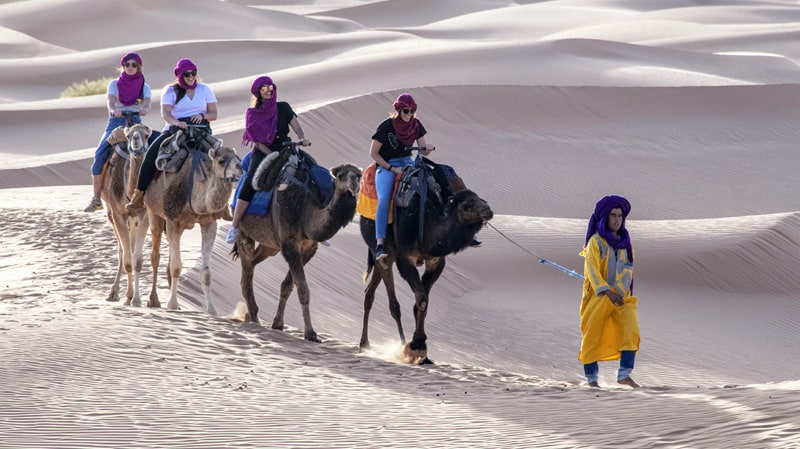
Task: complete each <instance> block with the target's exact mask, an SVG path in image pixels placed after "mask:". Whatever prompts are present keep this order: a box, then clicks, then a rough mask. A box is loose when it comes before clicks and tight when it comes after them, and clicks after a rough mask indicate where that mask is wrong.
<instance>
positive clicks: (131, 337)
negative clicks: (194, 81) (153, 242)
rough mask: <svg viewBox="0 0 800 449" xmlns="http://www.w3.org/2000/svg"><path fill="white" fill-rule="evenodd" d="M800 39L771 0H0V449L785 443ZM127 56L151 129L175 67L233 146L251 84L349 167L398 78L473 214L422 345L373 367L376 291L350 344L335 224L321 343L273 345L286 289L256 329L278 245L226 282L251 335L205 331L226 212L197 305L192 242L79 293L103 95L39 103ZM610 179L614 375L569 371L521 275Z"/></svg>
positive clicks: (225, 323)
mask: <svg viewBox="0 0 800 449" xmlns="http://www.w3.org/2000/svg"><path fill="white" fill-rule="evenodd" d="M798 35H800V8H798V7H797V2H795V1H787V0H771V1H770V0H763V1H755V0H750V1H748V0H739V1H734V0H729V1H716V2H711V1H689V0H654V1H641V0H638V1H633V0H591V1H587V0H553V1H497V0H466V1H465V0H437V1H431V2H425V1H406V0H386V1H376V0H363V1H359V0H341V1H334V0H308V1H304V2H288V1H286V2H282V1H279V0H261V1H259V0H251V1H239V0H236V1H210V0H204V1H189V0H177V1H171V2H156V1H133V2H121V1H107V0H77V1H76V0H70V1H65V0H39V1H16V2H10V1H0V136H2V139H0V223H1V224H0V229H2V232H0V359H1V360H2V362H0V448H15V449H19V448H193V449H194V448H223V447H225V448H289V447H293V448H378V447H379V448H533V447H537V448H601V447H602V448H605V447H614V448H631V449H632V448H734V447H735V448H761V449H763V448H800V412H798V410H800V408H798V404H800V363H798V361H797V354H798V350H797V346H798V342H800V302H799V301H798V296H797V292H798V290H800V276H798V275H797V273H798V268H800V201H798V197H797V191H796V184H797V182H796V177H797V173H798V172H800V157H798V156H797V145H798V142H800V125H798V123H800V108H799V107H798V105H800V89H798V85H797V84H796V83H797V82H798V80H800V67H799V66H798V64H799V63H800V46H798V45H797V36H798ZM129 51H136V52H139V53H140V54H141V55H142V58H143V60H144V73H145V76H146V78H147V81H148V82H149V83H150V85H151V86H152V87H153V89H154V95H153V98H154V110H153V112H152V113H151V114H149V115H148V116H146V117H145V118H144V123H145V124H146V125H148V126H150V127H153V128H158V129H160V128H162V127H163V120H162V119H161V117H160V115H159V113H158V99H159V98H160V94H161V89H162V87H163V86H164V85H165V84H167V83H169V82H171V81H172V79H173V77H172V69H173V67H174V66H175V63H176V61H177V60H178V59H180V58H184V57H188V58H191V59H192V60H193V61H194V62H195V63H196V64H197V66H198V68H199V75H200V77H201V78H202V80H203V81H204V82H206V83H208V84H210V85H211V87H212V88H213V89H214V92H215V93H216V96H217V98H218V100H219V102H218V109H219V112H220V118H219V120H217V121H216V122H214V124H213V126H214V130H215V135H216V136H217V137H219V138H221V139H223V140H224V141H225V143H226V144H227V145H230V146H233V147H234V148H236V151H237V153H238V154H239V155H240V156H244V155H245V154H246V152H247V151H248V148H246V147H244V146H242V145H241V136H242V129H243V119H244V111H245V109H246V108H247V105H248V101H249V88H250V84H251V82H252V81H253V79H255V78H256V77H258V76H260V75H263V74H268V75H270V76H271V77H272V78H273V79H274V80H275V82H276V84H277V85H278V86H279V100H283V101H288V102H290V103H291V104H292V106H293V107H294V109H295V111H297V112H298V114H299V119H300V120H301V122H302V124H303V127H304V128H305V131H306V136H307V137H308V138H309V139H310V140H311V141H312V142H313V144H312V147H311V148H310V150H311V152H312V154H313V155H314V156H315V157H316V158H317V160H318V161H319V162H320V163H321V164H323V165H325V166H334V165H337V164H340V163H345V162H348V163H352V164H355V165H357V166H360V167H364V166H366V165H367V164H369V162H370V158H369V154H368V148H369V142H370V136H371V135H372V133H373V132H374V130H375V127H376V126H377V124H378V123H379V122H380V121H381V120H383V119H384V118H385V117H387V116H388V114H389V113H390V112H391V110H392V107H391V103H392V101H393V100H394V98H395V97H396V96H397V95H398V94H400V93H403V92H408V93H411V94H412V95H413V96H414V98H415V99H416V101H417V103H418V105H419V109H418V117H419V119H420V120H421V121H422V123H423V124H424V125H425V127H426V128H427V129H428V132H429V134H428V136H426V137H427V140H428V142H430V143H433V144H435V145H436V148H437V149H436V151H435V152H434V154H433V155H432V158H433V159H435V160H437V161H439V162H444V163H447V164H449V165H452V166H453V167H455V168H456V170H457V171H458V173H459V174H460V175H461V177H462V178H463V179H464V180H465V182H466V183H467V185H468V186H469V187H470V188H471V189H472V190H474V191H475V192H477V193H478V194H479V195H480V196H481V197H483V198H484V199H486V200H487V201H488V202H489V204H490V205H491V206H492V209H493V210H494V212H495V218H494V219H493V220H491V221H490V222H489V226H487V227H486V228H484V229H483V230H482V231H481V232H480V233H479V234H478V238H479V239H480V240H481V241H483V242H484V244H483V246H482V247H480V248H471V249H468V250H466V251H464V252H461V253H458V254H456V255H453V256H451V257H449V258H448V262H447V268H446V270H445V273H444V274H443V276H442V278H441V279H440V280H439V282H438V283H437V284H436V285H435V287H434V289H433V292H432V293H431V304H430V310H429V313H428V319H427V334H428V348H429V357H430V358H431V359H432V360H433V361H434V362H435V364H433V365H425V366H411V365H406V364H403V363H401V361H400V360H399V359H398V357H397V354H398V350H399V348H400V344H399V341H398V337H397V333H396V329H395V327H394V322H393V320H392V319H391V317H390V315H389V312H388V307H387V298H386V294H385V292H384V291H383V289H382V288H381V289H379V290H378V296H377V299H376V303H375V307H374V308H373V311H372V315H371V325H370V339H371V341H372V343H373V346H374V348H373V350H372V351H369V352H366V353H359V352H357V345H358V339H359V335H360V329H361V314H362V300H363V288H364V285H363V283H362V281H361V274H362V272H363V270H364V268H365V267H366V264H365V261H366V257H367V247H366V245H365V244H364V243H363V241H362V240H361V237H360V235H359V231H358V223H357V218H356V220H355V221H354V222H353V223H352V224H350V225H348V226H347V227H345V228H344V229H343V230H341V231H340V232H339V233H338V234H337V235H336V236H335V237H334V238H333V239H332V240H331V243H332V246H330V247H320V249H319V251H318V253H317V255H316V257H315V258H314V259H313V260H312V261H311V262H310V263H309V264H308V265H307V269H306V273H307V276H308V279H309V283H310V287H311V315H312V320H313V323H314V327H315V329H316V331H317V332H318V333H319V336H320V339H321V340H322V342H321V343H311V342H307V341H305V340H303V321H302V317H301V314H300V307H299V304H298V303H297V299H296V293H295V294H293V296H292V298H290V301H289V305H288V307H287V312H286V324H287V329H286V330H284V331H278V330H273V329H270V326H269V324H270V323H271V319H272V316H273V314H274V313H275V308H276V303H277V295H278V288H279V283H280V281H281V280H282V279H283V276H284V274H285V272H286V264H285V262H284V261H283V260H282V259H281V258H280V257H275V258H271V259H269V260H268V261H267V262H265V263H263V264H261V265H259V267H258V269H257V271H256V295H257V299H258V301H259V304H260V307H261V319H262V322H261V324H254V323H241V322H238V321H235V320H233V319H232V317H233V316H234V315H235V314H236V313H237V310H239V308H240V307H241V302H242V296H241V291H240V288H239V276H240V266H239V265H238V262H235V261H231V259H230V257H229V252H230V248H231V246H230V245H228V244H226V243H225V234H226V233H227V231H228V226H229V223H228V222H224V221H220V223H219V231H218V236H217V240H216V244H215V248H214V253H213V258H212V270H213V279H212V282H213V284H212V287H213V294H214V298H215V302H216V305H217V308H218V310H219V311H220V312H221V315H220V316H211V315H209V314H208V313H206V312H205V311H204V309H203V304H202V293H201V286H200V285H201V284H200V280H199V278H198V273H197V268H196V266H195V261H196V260H197V257H198V252H199V245H200V241H199V232H198V231H197V230H196V229H195V230H194V231H190V232H188V233H186V234H185V235H184V239H183V246H182V247H183V248H184V257H183V260H184V271H183V275H182V279H181V284H180V285H181V288H180V291H179V295H180V310H178V311H169V310H165V309H149V308H146V307H129V306H124V305H123V304H122V303H121V302H107V301H105V298H106V295H107V293H108V290H109V288H110V286H111V281H112V279H113V275H114V272H115V270H116V266H117V251H116V244H115V241H114V234H113V231H112V229H111V226H110V224H109V223H108V220H107V219H106V217H105V212H96V213H93V214H89V213H85V212H83V208H84V206H85V205H86V203H87V202H88V201H89V198H90V197H91V186H90V180H91V179H90V172H89V166H90V164H91V159H92V156H93V154H94V150H95V148H96V145H97V140H98V139H99V137H100V135H101V133H102V131H103V129H104V126H105V124H106V115H105V114H106V111H105V95H94V96H87V97H82V98H67V99H61V98H59V94H60V93H61V92H62V91H63V90H64V89H66V88H67V87H68V86H69V85H70V84H72V83H73V82H79V81H82V80H84V79H89V80H93V79H99V78H102V77H108V76H116V73H117V72H116V68H117V67H118V65H119V58H120V57H121V56H122V55H123V54H125V53H127V52H129ZM608 194H618V195H623V196H625V197H627V198H628V199H629V200H630V201H631V203H632V205H633V207H632V211H631V214H630V216H629V217H628V228H629V230H630V232H631V235H632V238H633V244H634V246H635V249H636V255H637V257H636V276H635V286H636V287H635V288H636V295H637V296H638V297H639V319H640V322H641V329H642V345H641V349H640V351H639V354H638V357H637V362H636V368H635V370H634V373H633V374H634V377H635V379H636V380H637V382H639V383H640V384H641V385H642V388H640V389H637V390H633V389H631V388H628V387H624V386H619V385H617V384H616V382H615V371H616V365H617V364H616V363H614V362H609V363H604V364H601V368H600V375H601V378H600V383H601V385H602V386H603V388H601V389H599V390H597V389H592V388H589V387H587V385H586V383H585V381H584V379H583V373H582V367H581V365H580V363H579V362H578V360H577V354H578V349H579V345H580V332H579V328H578V325H579V316H578V308H579V305H580V297H581V288H582V284H581V282H580V281H579V280H578V279H576V278H574V277H571V276H568V275H567V274H566V273H564V272H563V271H560V270H558V269H556V268H554V267H552V266H548V265H545V264H541V263H539V260H540V259H546V260H548V261H551V262H554V263H556V264H559V265H561V266H563V267H565V268H566V269H570V270H576V271H578V272H582V269H583V259H582V258H581V257H580V256H579V252H580V250H581V247H582V245H583V243H584V241H583V239H584V233H585V231H586V225H587V221H588V218H589V216H590V214H591V212H592V209H593V207H594V204H595V202H596V201H597V200H598V199H599V198H601V197H602V196H604V195H608ZM150 251H151V248H150V246H149V244H148V246H147V247H146V249H145V252H146V254H145V256H146V258H149V254H150ZM162 253H163V254H166V248H164V247H162ZM162 257H165V256H162ZM164 263H165V262H164V259H162V266H163V264H164ZM147 265H148V264H147V263H146V264H145V271H144V272H145V276H144V280H143V286H142V288H143V290H144V291H148V290H149V288H150V285H151V281H150V280H149V279H152V277H151V273H150V271H149V267H148V266H147ZM159 279H160V281H159V285H158V289H159V293H160V296H161V298H162V301H164V299H165V298H167V296H168V289H167V285H166V280H165V278H164V276H161V277H160V278H159ZM397 279H398V289H397V290H398V295H399V297H400V300H401V305H402V308H403V309H402V310H403V323H404V329H405V331H406V335H410V333H411V332H412V331H413V317H412V314H411V308H412V305H413V296H412V295H411V293H410V290H409V289H408V287H407V286H406V285H405V284H404V283H403V282H402V281H400V280H399V276H397ZM164 303H165V301H164Z"/></svg>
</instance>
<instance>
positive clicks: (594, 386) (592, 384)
mask: <svg viewBox="0 0 800 449" xmlns="http://www.w3.org/2000/svg"><path fill="white" fill-rule="evenodd" d="M589 386H590V387H592V388H600V384H599V383H597V382H596V381H595V382H589Z"/></svg>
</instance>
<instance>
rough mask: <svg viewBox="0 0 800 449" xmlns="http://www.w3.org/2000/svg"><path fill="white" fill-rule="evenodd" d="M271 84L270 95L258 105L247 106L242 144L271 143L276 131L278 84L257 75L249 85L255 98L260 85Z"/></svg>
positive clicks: (259, 95) (266, 77)
mask: <svg viewBox="0 0 800 449" xmlns="http://www.w3.org/2000/svg"><path fill="white" fill-rule="evenodd" d="M265 84H270V85H272V86H273V90H272V96H271V97H270V98H269V100H264V103H263V104H261V106H260V107H258V108H256V107H252V108H247V112H246V113H245V115H244V135H243V136H242V145H250V144H253V143H262V144H264V145H267V146H269V145H272V141H273V140H274V139H275V134H277V132H278V86H276V85H275V83H274V82H273V81H272V78H270V77H268V76H259V77H258V78H256V79H255V81H253V85H252V86H250V93H252V94H253V96H255V97H256V98H261V86H263V85H265Z"/></svg>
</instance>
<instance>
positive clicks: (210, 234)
mask: <svg viewBox="0 0 800 449" xmlns="http://www.w3.org/2000/svg"><path fill="white" fill-rule="evenodd" d="M200 234H201V235H202V238H203V240H202V244H201V250H202V252H203V266H202V268H201V270H200V282H201V283H202V284H203V296H204V297H205V300H206V311H207V312H208V314H209V315H214V316H217V308H216V307H215V306H214V298H213V297H212V296H211V251H212V250H213V249H214V238H216V236H217V220H211V221H209V222H207V223H201V224H200ZM175 279H177V277H176V278H175ZM176 284H177V282H176Z"/></svg>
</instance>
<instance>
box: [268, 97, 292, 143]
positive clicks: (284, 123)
mask: <svg viewBox="0 0 800 449" xmlns="http://www.w3.org/2000/svg"><path fill="white" fill-rule="evenodd" d="M295 117H297V114H295V113H294V110H293V109H292V107H291V106H289V103H287V102H285V101H279V102H278V132H277V133H276V134H275V140H273V141H272V145H270V146H269V149H270V150H271V151H281V149H283V142H285V141H287V140H288V141H291V139H290V138H289V122H291V121H292V119H294V118H295Z"/></svg>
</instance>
